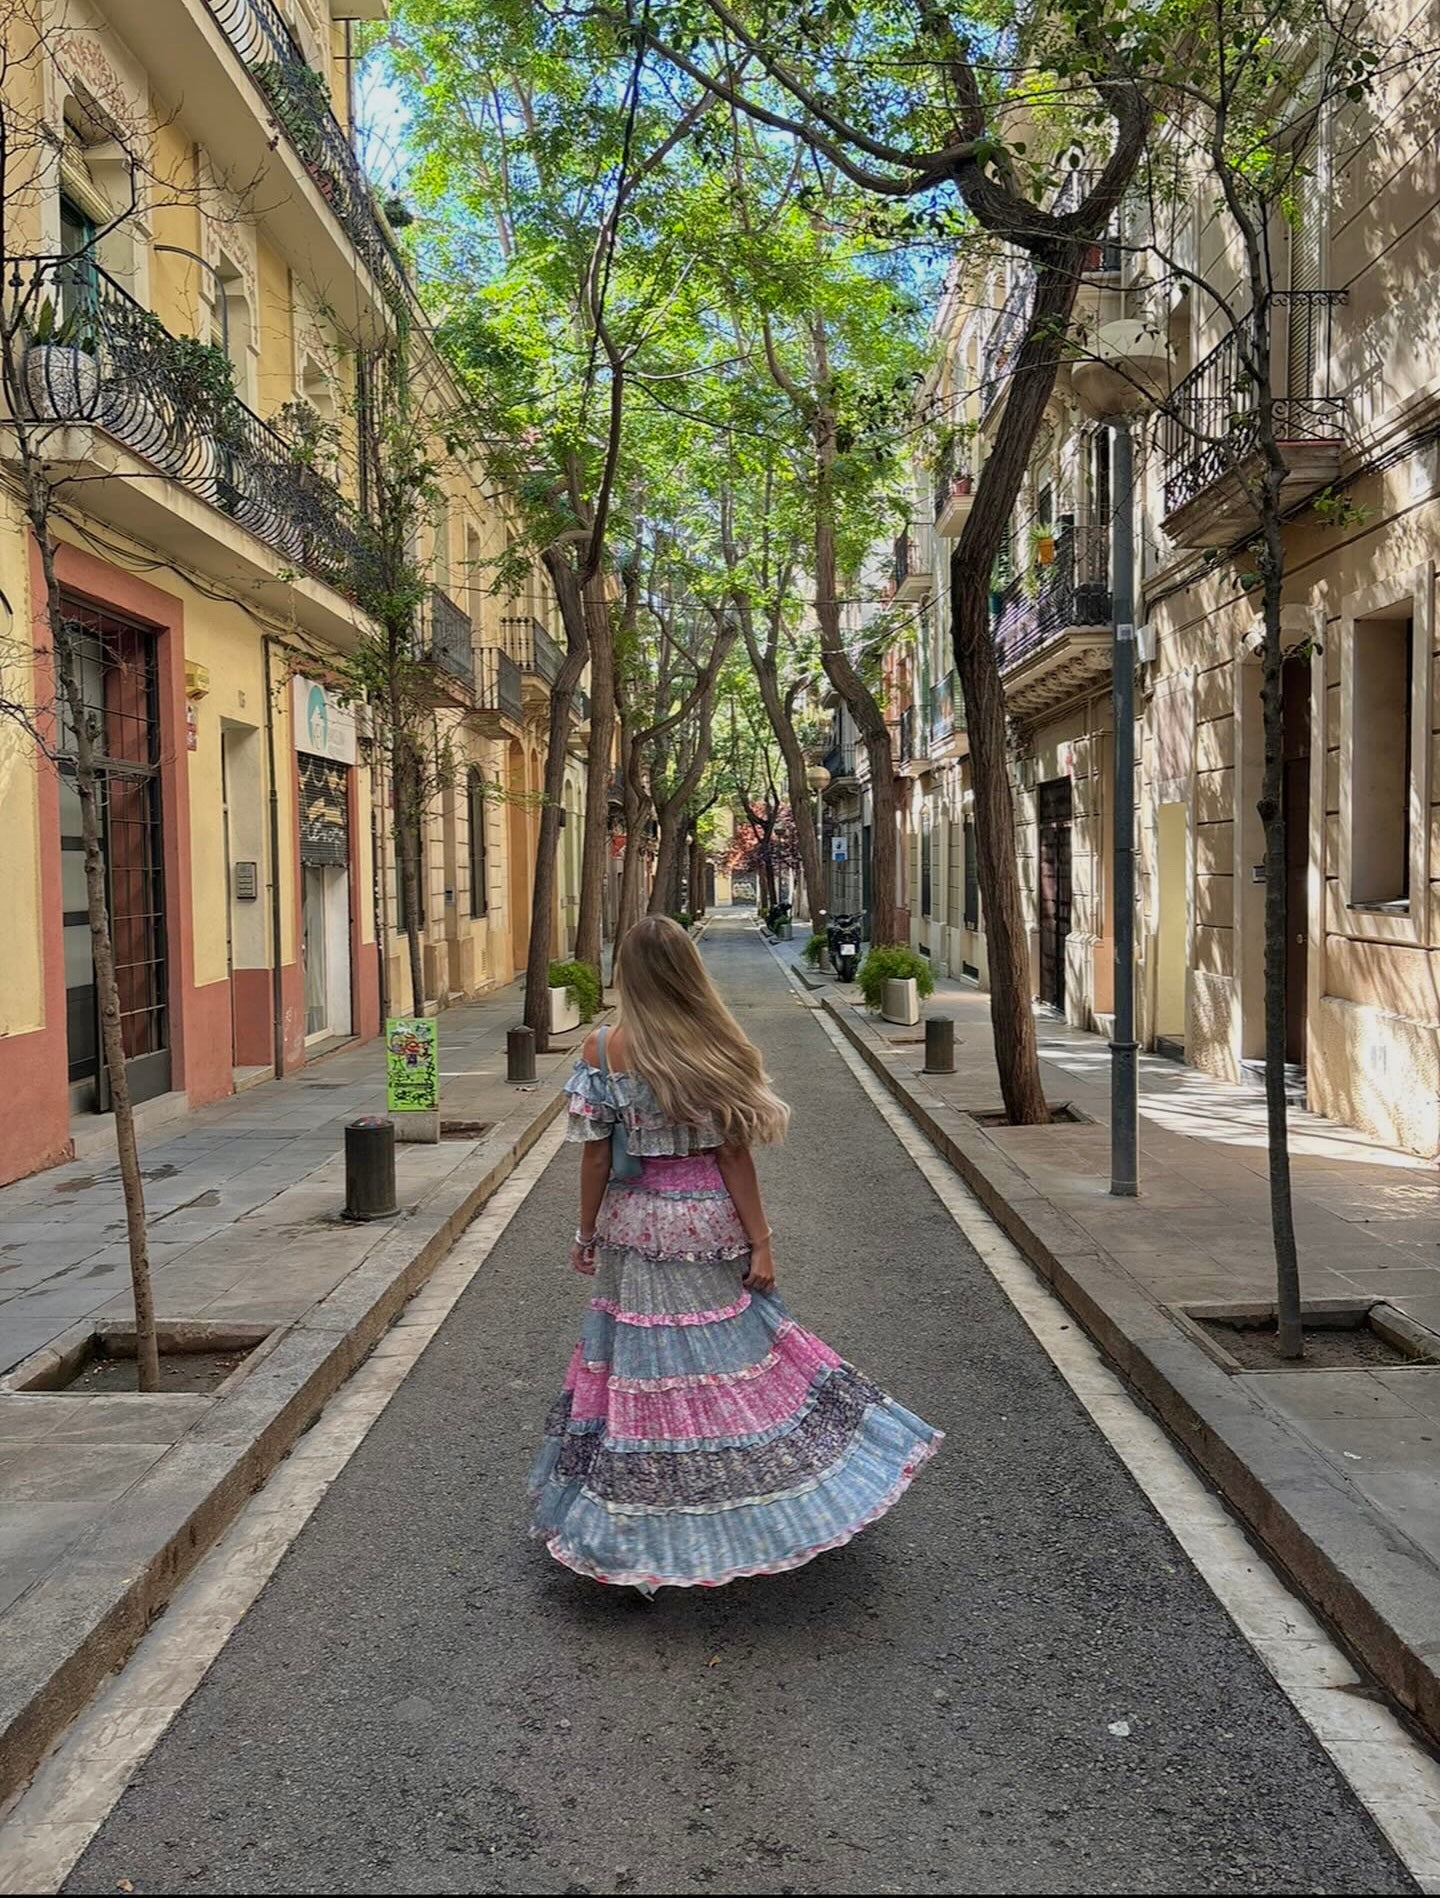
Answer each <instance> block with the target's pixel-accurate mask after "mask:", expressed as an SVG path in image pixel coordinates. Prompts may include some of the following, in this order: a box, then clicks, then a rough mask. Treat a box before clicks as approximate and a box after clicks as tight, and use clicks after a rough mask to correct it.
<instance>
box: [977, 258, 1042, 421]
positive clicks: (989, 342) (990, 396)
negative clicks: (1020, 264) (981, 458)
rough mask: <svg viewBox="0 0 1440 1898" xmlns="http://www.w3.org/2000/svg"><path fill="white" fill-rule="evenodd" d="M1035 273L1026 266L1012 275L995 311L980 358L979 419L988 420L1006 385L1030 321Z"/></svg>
mask: <svg viewBox="0 0 1440 1898" xmlns="http://www.w3.org/2000/svg"><path fill="white" fill-rule="evenodd" d="M1034 294H1035V275H1034V272H1033V271H1032V270H1030V269H1029V268H1028V267H1027V268H1026V269H1025V270H1023V271H1022V273H1021V274H1020V275H1019V276H1018V277H1016V278H1015V280H1014V282H1013V283H1012V284H1011V285H1010V288H1009V290H1008V291H1007V292H1006V295H1005V301H1004V302H1003V303H1002V304H1001V306H1000V308H999V310H998V311H997V312H996V314H995V321H994V322H993V323H992V324H991V326H990V331H989V334H988V335H987V336H986V338H985V348H984V352H983V354H982V355H981V358H980V419H981V421H982V422H988V421H989V420H990V419H991V417H992V416H993V415H994V414H995V412H996V410H997V409H998V408H999V406H1000V401H1001V398H1002V397H1003V396H1004V394H1005V392H1006V390H1007V389H1008V388H1009V386H1010V369H1011V365H1012V364H1013V362H1014V360H1015V354H1016V351H1017V350H1018V349H1019V347H1020V343H1021V340H1022V338H1023V337H1024V334H1025V326H1026V324H1027V323H1028V322H1029V321H1030V305H1031V302H1032V301H1033V299H1034Z"/></svg>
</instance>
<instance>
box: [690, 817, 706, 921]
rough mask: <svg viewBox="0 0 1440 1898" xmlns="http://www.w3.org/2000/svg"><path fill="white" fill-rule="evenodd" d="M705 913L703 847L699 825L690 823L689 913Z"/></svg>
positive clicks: (701, 914) (697, 914)
mask: <svg viewBox="0 0 1440 1898" xmlns="http://www.w3.org/2000/svg"><path fill="white" fill-rule="evenodd" d="M704 913H705V847H704V845H703V844H702V843H701V842H700V826H699V825H698V824H695V825H692V827H691V831H690V914H691V916H703V915H704Z"/></svg>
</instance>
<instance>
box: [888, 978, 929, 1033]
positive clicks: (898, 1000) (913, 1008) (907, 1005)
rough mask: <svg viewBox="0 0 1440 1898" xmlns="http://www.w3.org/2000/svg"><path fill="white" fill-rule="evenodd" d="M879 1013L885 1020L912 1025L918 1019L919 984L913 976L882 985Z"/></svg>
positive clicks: (907, 1025) (911, 1026) (909, 1026)
mask: <svg viewBox="0 0 1440 1898" xmlns="http://www.w3.org/2000/svg"><path fill="white" fill-rule="evenodd" d="M880 1013H881V1015H882V1017H883V1018H884V1019H885V1020H886V1021H893V1022H902V1023H903V1024H904V1025H905V1026H906V1027H907V1028H913V1027H914V1025H915V1024H916V1022H918V1021H919V1019H920V985H919V984H918V983H917V982H916V980H915V978H914V976H905V977H903V978H902V979H901V980H899V981H894V982H887V983H886V984H885V985H884V987H883V988H882V989H881V991H880Z"/></svg>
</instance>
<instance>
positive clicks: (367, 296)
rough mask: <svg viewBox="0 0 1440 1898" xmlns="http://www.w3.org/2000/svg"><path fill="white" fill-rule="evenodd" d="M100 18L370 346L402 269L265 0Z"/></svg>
mask: <svg viewBox="0 0 1440 1898" xmlns="http://www.w3.org/2000/svg"><path fill="white" fill-rule="evenodd" d="M105 13H106V17H107V19H108V20H109V22H110V24H111V25H112V26H113V27H114V29H115V31H116V33H117V34H119V35H120V37H121V38H123V39H124V40H125V41H126V43H127V44H128V46H129V48H130V51H131V52H132V53H133V54H134V56H135V58H136V59H137V60H138V61H139V63H140V65H141V66H142V67H143V68H144V69H145V70H146V71H148V72H151V73H155V74H161V75H163V78H164V94H165V97H166V99H168V100H169V101H171V102H172V103H173V104H174V105H175V106H177V107H178V108H179V109H180V111H181V113H182V115H183V117H184V120H185V124H186V127H187V129H188V131H189V133H190V135H191V136H193V137H196V138H198V139H200V140H201V141H202V142H203V145H204V149H205V153H206V155H207V156H208V158H209V159H210V161H211V163H212V165H213V167H214V170H215V173H216V175H217V177H218V178H219V179H221V180H222V181H223V182H225V183H228V184H229V185H230V186H231V187H232V188H233V189H234V190H236V191H237V192H239V193H241V194H242V195H243V196H244V197H245V199H246V200H247V201H253V202H254V203H255V204H256V205H257V206H260V207H263V211H262V218H263V224H264V227H265V230H266V233H267V235H269V236H270V237H272V238H273V239H274V241H275V242H276V243H277V244H278V245H279V246H280V247H281V249H282V250H283V251H284V252H285V253H286V256H287V257H288V259H289V260H290V262H291V263H292V264H293V265H294V267H295V268H296V269H297V270H298V271H301V272H303V273H304V276H305V278H306V281H307V282H308V283H309V284H310V285H311V286H312V287H313V288H314V289H315V291H316V292H317V293H318V296H319V299H320V302H321V303H322V305H323V306H324V307H326V308H327V309H329V310H331V311H333V313H334V315H335V317H336V320H337V322H338V323H339V325H340V327H341V329H342V330H344V331H345V332H346V333H347V334H350V335H363V336H365V337H366V338H367V339H369V340H376V339H378V337H379V336H380V335H382V334H383V333H384V332H385V331H386V330H387V329H389V327H390V326H391V324H392V321H393V317H392V309H393V307H394V306H395V305H397V304H399V303H401V302H403V301H405V300H407V299H408V296H409V291H408V287H407V284H406V279H405V273H404V269H403V266H402V264H401V262H400V259H399V255H398V252H397V251H396V249H395V247H394V241H393V239H392V238H391V236H390V233H389V231H388V229H387V227H386V226H385V224H384V221H383V219H382V218H381V216H380V214H379V212H378V211H377V210H376V208H375V201H374V198H373V196H372V194H371V190H370V186H369V183H368V181H367V180H366V178H365V175H364V173H363V172H362V170H361V169H360V165H359V162H358V160H357V159H356V157H355V154H354V152H353V150H352V149H351V145H350V141H349V139H348V138H347V137H346V134H345V131H344V129H343V128H342V127H341V125H340V123H339V121H338V120H337V119H336V117H335V115H334V113H333V111H332V110H331V108H330V100H329V91H328V87H327V84H326V81H325V78H324V76H323V74H321V73H319V72H318V71H317V70H316V69H315V68H314V67H313V66H311V65H310V64H309V62H308V61H307V60H306V58H305V55H304V52H303V51H302V49H301V47H300V45H299V43H298V42H297V41H296V39H295V38H294V36H293V35H292V33H291V31H290V28H289V26H288V25H287V24H286V22H285V20H284V18H283V17H282V15H281V13H280V12H279V10H278V8H277V7H276V6H275V5H274V0H184V3H181V4H172V5H166V6H157V5H156V4H155V0H106V5H105ZM326 24H327V26H328V16H327V21H326ZM277 130H278V136H277ZM357 259H358V261H359V264H360V265H361V268H359V269H357V267H356V265H357Z"/></svg>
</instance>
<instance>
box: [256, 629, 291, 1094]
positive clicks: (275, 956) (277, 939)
mask: <svg viewBox="0 0 1440 1898" xmlns="http://www.w3.org/2000/svg"><path fill="white" fill-rule="evenodd" d="M272 643H273V636H272V635H271V634H270V633H266V634H265V635H264V636H263V638H262V639H261V642H260V644H261V646H262V648H263V650H264V660H265V763H266V768H267V770H268V771H269V774H270V962H271V970H270V990H271V1006H272V1009H273V1011H274V1019H273V1023H272V1027H271V1039H270V1046H271V1048H272V1050H273V1052H274V1058H275V1078H276V1080H277V1081H278V1080H279V1079H280V1077H281V1075H282V1074H283V1073H284V1072H285V984H284V977H283V975H282V973H281V967H280V957H281V953H282V949H281V945H282V941H283V936H282V931H281V924H280V786H279V783H278V781H277V777H276V771H275V703H274V700H273V699H272V697H271V692H270V647H271V644H272Z"/></svg>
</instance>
